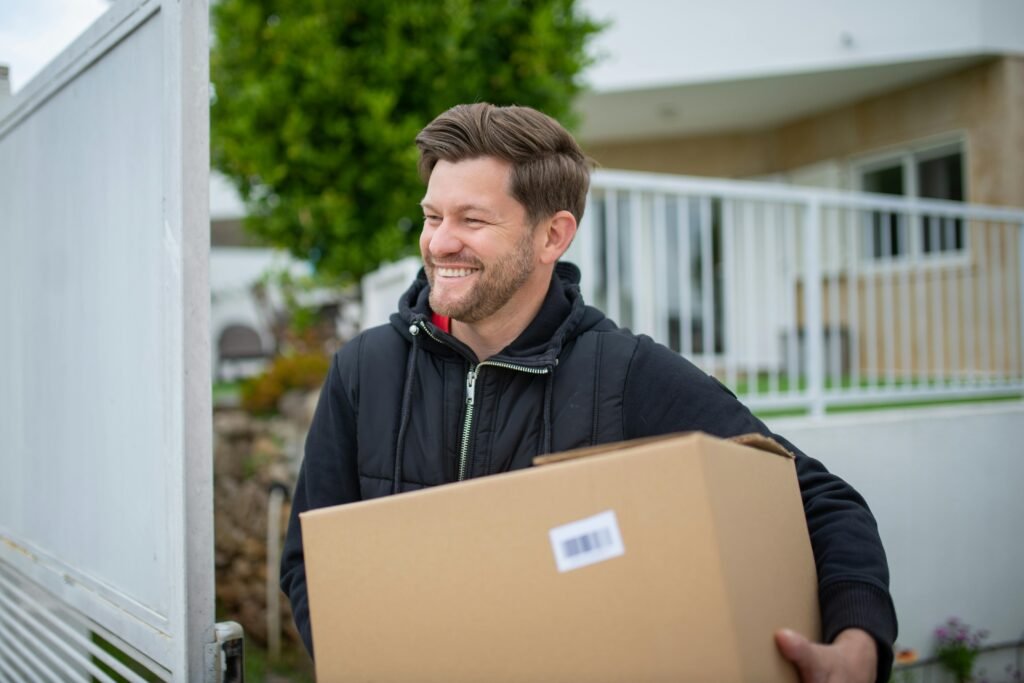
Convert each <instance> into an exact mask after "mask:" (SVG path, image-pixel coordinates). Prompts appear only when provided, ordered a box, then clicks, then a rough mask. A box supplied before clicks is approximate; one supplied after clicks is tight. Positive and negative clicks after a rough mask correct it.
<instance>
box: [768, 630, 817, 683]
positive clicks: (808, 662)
mask: <svg viewBox="0 0 1024 683" xmlns="http://www.w3.org/2000/svg"><path fill="white" fill-rule="evenodd" d="M775 644H776V645H777V646H778V648H779V651H780V652H781V653H782V656H783V657H785V658H786V659H788V660H789V661H791V662H793V664H795V665H796V668H797V670H798V671H799V672H800V680H801V681H803V683H816V682H817V681H818V680H819V678H820V676H819V674H820V673H821V667H820V665H819V662H818V653H817V652H816V650H815V647H814V644H813V643H812V642H811V641H809V640H807V638H804V637H803V636H802V635H800V634H799V633H797V632H796V631H791V630H789V629H788V628H784V629H781V630H779V631H776V632H775Z"/></svg>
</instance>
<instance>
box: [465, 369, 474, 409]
mask: <svg viewBox="0 0 1024 683" xmlns="http://www.w3.org/2000/svg"><path fill="white" fill-rule="evenodd" d="M475 387H476V368H470V370H469V374H467V375H466V405H469V406H471V405H473V390H474V388H475Z"/></svg>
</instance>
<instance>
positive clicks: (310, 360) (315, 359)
mask: <svg viewBox="0 0 1024 683" xmlns="http://www.w3.org/2000/svg"><path fill="white" fill-rule="evenodd" d="M330 365H331V360H330V358H328V357H327V356H325V355H324V354H322V353H315V352H313V353H294V354H288V355H283V356H277V357H275V358H274V360H273V361H272V362H271V363H270V365H269V366H268V367H267V369H266V371H264V372H263V373H262V374H260V375H257V376H256V377H253V378H251V379H249V380H246V382H245V383H244V384H243V385H242V399H241V403H242V408H244V409H245V410H247V411H249V412H250V413H252V414H253V415H273V414H275V413H276V412H277V403H278V401H279V400H280V399H281V397H282V396H283V395H284V394H285V393H286V392H288V391H291V390H292V389H302V390H306V391H311V390H313V389H317V388H319V387H320V385H321V384H323V381H324V377H326V376H327V370H328V369H329V368H330Z"/></svg>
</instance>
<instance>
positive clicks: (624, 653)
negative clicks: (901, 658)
mask: <svg viewBox="0 0 1024 683" xmlns="http://www.w3.org/2000/svg"><path fill="white" fill-rule="evenodd" d="M748 441H749V444H750V445H741V444H738V443H733V442H728V441H723V440H720V439H715V438H712V437H709V436H706V435H703V434H690V435H684V436H675V437H669V438H658V439H648V440H644V441H640V442H627V443H623V444H617V445H615V446H612V447H608V446H605V447H598V448H593V449H585V450H582V451H578V452H572V453H568V454H563V455H559V456H548V457H546V458H542V459H539V460H540V461H543V462H545V463H548V464H545V465H544V466H543V467H535V468H532V469H529V470H523V471H518V472H512V473H508V474H502V475H497V476H493V477H484V478H481V479H473V480H470V481H467V482H462V483H459V484H453V485H448V486H441V487H437V488H433V489H428V490H423V491H416V492H413V493H407V494H403V495H400V496H392V497H388V498H381V499H376V500H371V501H365V502H361V503H356V504H352V505H346V506H339V507H335V508H327V509H322V510H315V511H310V512H307V513H305V514H303V515H302V518H301V519H302V533H303V537H304V541H305V551H306V572H307V577H308V582H309V598H310V610H311V618H312V626H313V642H314V650H315V653H316V671H317V678H318V680H319V681H322V682H332V681H449V682H451V681H488V682H491V681H588V682H589V681H708V682H714V683H728V682H730V681H736V682H737V683H738V682H740V681H744V682H749V681H797V680H798V677H797V675H796V672H795V670H794V669H793V667H792V666H791V665H790V664H789V663H787V662H786V661H785V660H784V659H783V658H782V657H781V655H779V653H778V651H777V649H776V646H775V642H774V638H773V633H774V631H775V630H776V629H778V628H780V627H783V626H785V627H790V628H794V629H796V630H798V631H801V632H803V633H806V634H808V635H810V636H811V637H812V638H817V637H818V634H819V630H820V627H819V617H818V602H817V578H816V573H815V569H814V561H813V557H812V555H811V548H810V541H809V539H808V535H807V524H806V520H805V518H804V512H803V507H802V504H801V501H800V494H799V489H798V486H797V481H796V474H795V468H794V465H793V461H792V458H791V457H790V456H789V455H788V454H786V453H785V451H783V450H782V449H781V447H779V446H778V445H777V444H775V443H774V442H772V441H770V440H768V439H764V438H763V437H756V436H755V437H750V438H749V440H748ZM751 445H753V446H755V447H757V448H754V447H750V446H751ZM764 448H767V449H769V450H767V451H766V450H762V449H764Z"/></svg>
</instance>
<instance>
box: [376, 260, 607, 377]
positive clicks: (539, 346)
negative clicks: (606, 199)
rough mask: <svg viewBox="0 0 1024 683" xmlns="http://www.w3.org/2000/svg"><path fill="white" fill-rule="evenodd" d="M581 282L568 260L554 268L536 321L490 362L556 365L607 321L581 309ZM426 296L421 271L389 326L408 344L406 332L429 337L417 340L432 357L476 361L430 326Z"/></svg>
mask: <svg viewBox="0 0 1024 683" xmlns="http://www.w3.org/2000/svg"><path fill="white" fill-rule="evenodd" d="M579 283H580V270H579V268H577V267H576V266H575V265H574V264H572V263H569V262H567V261H559V262H558V263H557V264H555V271H554V273H553V274H552V277H551V285H550V286H549V287H548V293H547V295H546V296H545V297H544V303H543V304H541V308H540V311H539V312H538V313H537V316H536V317H535V318H534V319H533V320H532V321H531V322H530V324H529V325H527V326H526V329H525V330H523V332H522V333H521V334H520V335H519V336H518V337H517V338H516V339H515V341H513V342H512V343H511V344H509V345H508V346H507V347H505V348H504V349H502V351H501V352H499V353H498V354H497V355H495V356H493V357H492V358H491V360H496V361H502V360H504V361H507V362H513V363H516V364H518V365H528V366H551V365H555V364H556V363H557V359H558V355H559V354H560V353H561V351H562V348H563V347H564V346H565V345H566V344H567V343H568V342H570V341H571V340H572V339H574V338H575V337H576V336H577V335H579V334H581V333H582V332H584V331H586V330H589V329H591V328H592V327H594V326H596V325H598V324H600V323H601V322H602V321H604V320H605V316H604V314H603V313H601V312H600V311H599V310H597V309H596V308H593V307H591V306H587V305H585V304H584V302H583V296H582V295H581V294H580V287H579ZM429 296H430V285H429V283H428V282H427V277H426V273H425V271H424V269H422V268H421V269H420V272H419V274H418V275H417V276H416V279H415V280H414V281H413V283H412V286H410V287H409V289H408V290H406V292H405V293H404V294H403V295H402V297H401V298H400V299H399V301H398V312H397V313H393V314H392V315H391V324H392V325H393V326H394V327H395V329H396V330H397V331H398V332H399V334H401V335H402V336H404V337H405V338H407V339H409V340H410V341H411V340H412V333H411V332H410V328H411V327H417V326H418V327H420V328H421V329H423V330H424V331H426V332H427V335H426V336H427V337H428V338H429V340H428V339H422V338H421V340H420V343H421V344H424V347H425V348H427V347H429V348H430V350H431V351H433V352H435V353H444V352H446V351H447V352H449V353H450V352H451V351H453V350H454V351H456V352H458V353H459V355H462V356H464V357H466V359H467V360H470V361H472V362H476V361H477V359H476V356H475V355H474V354H473V352H472V351H471V350H470V349H469V347H468V346H466V345H465V344H463V343H462V342H460V341H459V340H458V339H456V338H455V337H453V336H452V335H450V334H448V333H446V332H444V331H442V330H441V329H440V328H439V327H437V326H436V325H434V324H433V322H432V321H431V314H432V311H431V309H430V303H429ZM431 342H433V343H431ZM435 347H441V348H435Z"/></svg>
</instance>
